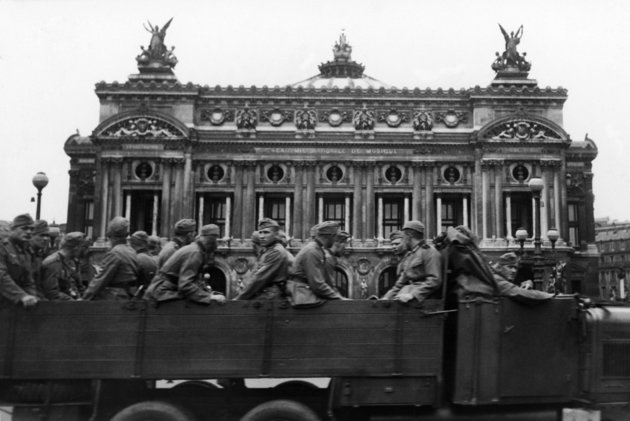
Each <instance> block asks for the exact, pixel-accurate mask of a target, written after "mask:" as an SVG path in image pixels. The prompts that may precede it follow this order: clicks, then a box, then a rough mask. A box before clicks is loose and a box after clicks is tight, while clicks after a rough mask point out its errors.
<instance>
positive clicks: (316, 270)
mask: <svg viewBox="0 0 630 421" xmlns="http://www.w3.org/2000/svg"><path fill="white" fill-rule="evenodd" d="M304 258H305V260H304V269H305V272H306V279H307V280H308V284H309V286H310V287H311V290H312V291H313V292H314V293H315V294H316V295H318V296H320V297H323V298H326V299H329V300H339V299H341V298H342V296H341V295H340V294H339V293H337V292H335V290H334V289H332V288H331V287H330V285H328V284H327V283H326V272H325V267H324V264H322V262H321V258H322V257H321V256H318V253H308V254H306V255H305V256H304Z"/></svg>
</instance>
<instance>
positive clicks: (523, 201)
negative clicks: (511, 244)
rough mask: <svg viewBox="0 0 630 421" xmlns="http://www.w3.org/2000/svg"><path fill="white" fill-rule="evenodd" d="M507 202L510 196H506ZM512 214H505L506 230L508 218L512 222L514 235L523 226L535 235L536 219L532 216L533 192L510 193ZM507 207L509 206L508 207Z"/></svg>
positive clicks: (512, 234)
mask: <svg viewBox="0 0 630 421" xmlns="http://www.w3.org/2000/svg"><path fill="white" fill-rule="evenodd" d="M505 200H506V202H507V200H508V196H506V198H505ZM509 200H510V209H511V210H512V214H511V215H507V213H506V215H505V218H506V219H505V226H506V227H505V230H506V232H507V218H510V221H511V222H512V232H510V233H509V235H511V236H512V237H514V234H516V230H518V229H519V228H521V227H523V228H525V229H526V230H527V232H528V233H529V235H530V236H533V235H534V221H533V218H532V195H531V193H511V194H510V195H509ZM506 209H507V207H506Z"/></svg>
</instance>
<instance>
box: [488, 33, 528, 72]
mask: <svg viewBox="0 0 630 421" xmlns="http://www.w3.org/2000/svg"><path fill="white" fill-rule="evenodd" d="M499 28H501V33H502V34H503V38H505V51H504V52H503V54H499V52H497V53H496V55H497V58H496V60H495V61H494V63H492V69H493V70H494V71H496V72H497V73H499V72H528V71H529V69H530V68H531V66H532V65H531V63H529V62H528V61H526V60H525V56H526V54H527V53H523V54H522V55H521V54H519V52H518V51H517V50H516V47H517V46H518V44H519V43H520V42H521V37H522V36H523V25H521V26H520V27H519V28H518V30H517V31H516V33H514V31H512V32H510V34H509V35H508V33H507V31H506V30H505V29H504V28H503V26H501V24H499Z"/></svg>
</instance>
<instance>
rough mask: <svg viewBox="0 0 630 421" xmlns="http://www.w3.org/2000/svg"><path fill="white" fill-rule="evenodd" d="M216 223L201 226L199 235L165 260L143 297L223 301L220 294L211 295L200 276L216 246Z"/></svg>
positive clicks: (157, 299) (207, 301)
mask: <svg viewBox="0 0 630 421" xmlns="http://www.w3.org/2000/svg"><path fill="white" fill-rule="evenodd" d="M218 238H219V227H218V226H216V225H214V224H209V225H204V226H203V227H201V232H200V233H199V237H198V238H197V239H196V240H195V241H194V242H193V243H191V244H188V245H186V246H184V247H182V248H180V249H179V250H177V251H176V252H175V253H173V255H172V256H171V257H170V258H169V259H168V260H167V261H166V263H164V265H163V266H162V267H161V268H160V269H159V271H158V275H157V276H156V277H155V278H154V279H153V281H152V282H151V285H150V286H149V288H148V289H147V292H146V294H145V298H147V299H150V300H155V301H157V302H162V301H169V300H174V299H182V298H183V299H187V300H190V301H193V302H196V303H200V304H210V302H211V301H218V302H223V301H225V297H224V296H223V295H214V294H213V293H212V291H211V290H210V288H209V287H208V286H207V285H206V284H205V283H204V281H203V280H202V279H201V272H202V270H203V268H204V267H205V266H206V264H207V261H208V258H209V256H210V255H211V254H212V253H213V252H214V250H216V248H217V239H218Z"/></svg>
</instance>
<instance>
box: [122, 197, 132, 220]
mask: <svg viewBox="0 0 630 421" xmlns="http://www.w3.org/2000/svg"><path fill="white" fill-rule="evenodd" d="M123 194H124V197H125V218H126V219H127V221H131V192H125V193H123Z"/></svg>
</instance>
